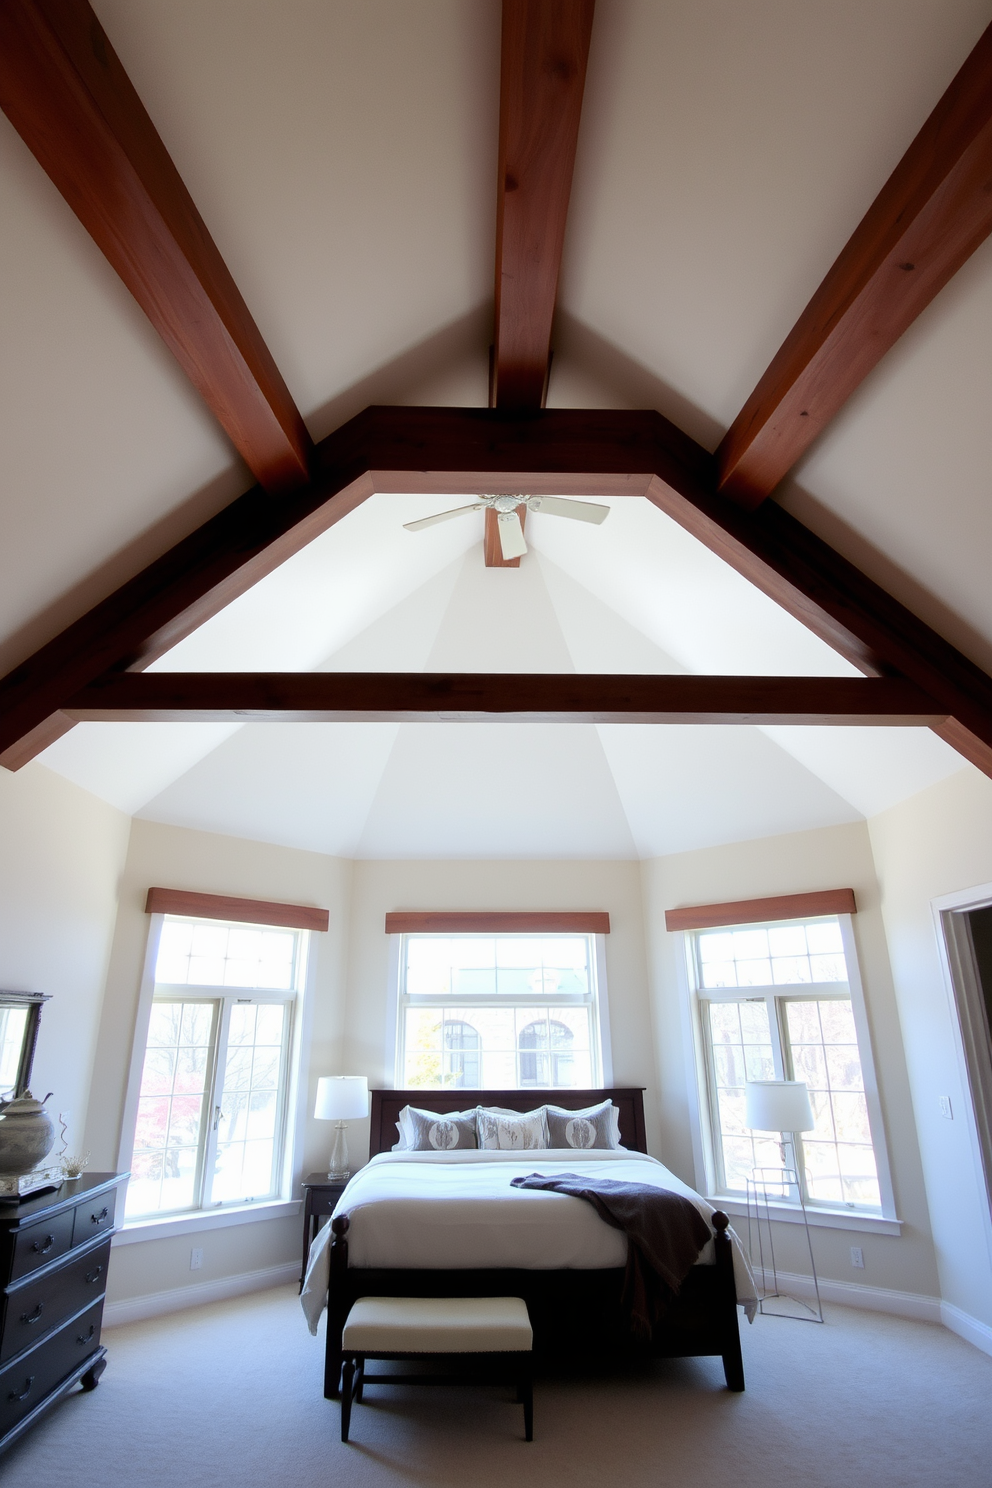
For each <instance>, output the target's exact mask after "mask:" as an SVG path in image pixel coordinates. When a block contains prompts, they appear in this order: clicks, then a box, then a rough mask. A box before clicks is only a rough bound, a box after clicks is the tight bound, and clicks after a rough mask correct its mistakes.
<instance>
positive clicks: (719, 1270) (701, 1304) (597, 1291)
mask: <svg viewBox="0 0 992 1488" xmlns="http://www.w3.org/2000/svg"><path fill="white" fill-rule="evenodd" d="M607 1098H609V1099H610V1100H612V1102H613V1103H614V1105H615V1106H616V1107H617V1111H618V1114H619V1129H620V1141H621V1144H622V1149H621V1150H619V1151H602V1150H595V1151H592V1152H580V1151H574V1150H567V1149H566V1150H562V1149H539V1150H531V1151H526V1152H484V1151H479V1150H477V1149H471V1150H467V1151H457V1152H445V1153H434V1152H431V1153H413V1152H406V1151H403V1152H395V1151H393V1148H394V1146H395V1143H396V1132H397V1127H396V1123H397V1119H398V1117H399V1113H400V1111H401V1109H402V1108H403V1107H404V1106H406V1105H408V1104H409V1105H413V1106H419V1107H428V1108H429V1109H430V1110H432V1111H436V1112H439V1113H442V1114H449V1113H452V1112H455V1111H460V1110H461V1111H463V1110H466V1109H468V1108H470V1107H472V1106H475V1105H486V1106H502V1107H504V1108H506V1109H508V1110H513V1111H527V1110H531V1109H532V1108H533V1107H534V1106H535V1105H536V1104H540V1103H543V1101H544V1100H549V1101H552V1102H553V1103H554V1104H555V1105H558V1106H562V1107H565V1108H567V1109H569V1110H580V1109H582V1108H583V1107H587V1106H592V1105H595V1104H597V1103H598V1102H599V1101H602V1100H604V1099H607ZM371 1114H372V1121H371V1135H370V1162H369V1165H368V1166H367V1167H365V1168H362V1169H360V1171H359V1172H358V1173H356V1175H355V1176H354V1177H353V1178H352V1180H351V1182H350V1183H349V1184H348V1187H347V1188H346V1189H345V1192H344V1193H343V1194H342V1196H341V1199H340V1201H339V1203H338V1206H337V1208H336V1209H335V1212H334V1214H333V1216H332V1218H331V1222H330V1225H328V1226H326V1227H325V1229H324V1230H322V1231H321V1232H320V1234H318V1236H317V1238H316V1239H315V1241H314V1244H313V1247H312V1248H311V1253H310V1261H309V1264H308V1268H307V1280H306V1284H305V1287H304V1294H303V1298H302V1299H301V1300H302V1301H303V1305H304V1311H305V1312H306V1313H307V1315H308V1320H309V1321H310V1324H311V1328H312V1330H313V1331H316V1320H317V1317H318V1316H319V1313H320V1310H321V1308H322V1306H323V1301H324V1297H325V1296H326V1298H327V1334H326V1357H325V1370H324V1394H325V1396H327V1397H328V1398H329V1399H334V1398H337V1396H338V1393H339V1387H340V1378H341V1367H342V1353H341V1333H342V1329H343V1327H344V1323H345V1319H346V1318H347V1316H348V1312H349V1310H350V1308H351V1306H352V1303H353V1302H355V1301H356V1300H357V1298H359V1297H362V1296H427V1297H430V1296H435V1297H436V1296H445V1297H454V1296H516V1297H523V1299H524V1300H525V1302H526V1303H527V1306H528V1309H529V1311H530V1315H531V1321H532V1323H533V1327H534V1346H535V1350H536V1351H537V1352H538V1353H539V1354H541V1355H544V1356H553V1355H556V1354H557V1355H564V1356H569V1357H575V1356H576V1355H586V1356H589V1355H594V1356H595V1357H597V1358H598V1359H600V1360H602V1359H605V1358H608V1357H612V1358H618V1357H622V1356H624V1355H630V1354H632V1353H640V1354H649V1355H651V1356H653V1357H661V1358H685V1357H697V1356H701V1355H715V1356H718V1357H720V1358H721V1359H722V1361H723V1367H724V1373H725V1376H726V1381H727V1387H728V1389H730V1390H743V1388H744V1369H743V1363H742V1359H741V1346H740V1333H739V1329H738V1318H737V1307H738V1304H739V1303H740V1304H741V1305H743V1306H745V1307H750V1306H751V1305H752V1304H753V1301H754V1292H753V1284H752V1283H751V1281H750V1273H749V1270H748V1266H747V1262H746V1260H745V1258H744V1256H743V1253H742V1252H741V1250H740V1247H739V1246H738V1244H737V1242H736V1237H734V1236H733V1232H732V1231H729V1222H728V1220H727V1216H726V1215H725V1214H722V1213H721V1212H720V1211H718V1210H716V1211H714V1210H713V1209H712V1207H711V1206H710V1205H709V1204H707V1203H706V1201H705V1200H704V1199H702V1198H701V1197H700V1196H699V1195H698V1194H696V1193H695V1192H694V1191H693V1190H692V1189H690V1188H688V1187H687V1186H686V1185H685V1184H683V1183H681V1182H680V1180H679V1179H678V1178H677V1177H676V1176H675V1175H674V1174H672V1173H670V1172H669V1170H668V1169H667V1168H665V1167H663V1166H662V1165H661V1164H660V1163H658V1162H656V1160H655V1159H653V1158H650V1157H648V1156H647V1152H646V1141H645V1130H644V1108H643V1100H642V1091H641V1090H639V1089H634V1088H626V1089H608V1090H555V1091H553V1092H552V1091H547V1092H545V1091H535V1090H528V1091H519V1090H512V1091H506V1090H485V1091H481V1090H480V1091H472V1090H430V1091H427V1090H374V1091H373V1092H372V1113H371ZM566 1170H568V1171H573V1172H574V1171H580V1172H582V1173H588V1174H590V1175H595V1174H602V1175H603V1176H606V1177H615V1178H623V1179H633V1180H634V1181H641V1182H647V1183H649V1184H652V1185H654V1186H657V1187H663V1188H669V1189H674V1190H675V1191H676V1192H681V1193H683V1194H685V1195H686V1196H687V1197H690V1198H691V1199H692V1200H693V1201H694V1202H695V1203H696V1204H697V1206H698V1207H699V1208H700V1210H701V1212H702V1213H703V1214H704V1216H705V1217H706V1218H707V1220H708V1221H709V1222H710V1223H711V1224H712V1228H713V1239H712V1241H711V1242H710V1243H709V1244H708V1245H707V1246H706V1247H705V1248H704V1250H703V1252H702V1253H701V1256H700V1263H699V1264H697V1265H695V1266H693V1268H692V1270H691V1272H690V1273H689V1275H688V1276H687V1277H686V1279H685V1281H684V1282H683V1283H682V1286H681V1288H680V1290H679V1292H678V1294H677V1296H676V1298H675V1300H674V1302H673V1303H672V1305H671V1307H670V1308H669V1310H668V1313H667V1316H666V1318H665V1321H664V1323H663V1325H662V1326H661V1327H660V1328H659V1329H656V1330H655V1334H654V1337H653V1338H652V1341H651V1343H650V1344H649V1345H644V1344H638V1343H635V1342H634V1341H633V1340H632V1339H631V1337H630V1333H629V1328H628V1326H627V1321H626V1319H625V1317H624V1315H623V1312H622V1310H621V1307H620V1296H621V1292H622V1290H623V1281H624V1269H625V1261H626V1247H627V1241H626V1238H625V1236H624V1235H623V1234H621V1233H620V1232H619V1231H618V1230H615V1229H612V1228H611V1227H610V1226H608V1225H606V1224H605V1223H604V1222H603V1221H602V1220H601V1219H600V1218H599V1216H598V1215H597V1214H596V1212H595V1210H594V1209H593V1208H592V1206H590V1205H588V1204H586V1203H585V1202H584V1201H583V1200H581V1199H577V1198H570V1197H566V1196H564V1195H561V1194H554V1193H547V1192H533V1191H525V1190H519V1189H514V1188H511V1187H510V1179H511V1177H513V1176H516V1175H518V1174H524V1173H531V1172H534V1171H541V1172H544V1173H549V1174H550V1173H554V1172H556V1171H558V1172H562V1171H566Z"/></svg>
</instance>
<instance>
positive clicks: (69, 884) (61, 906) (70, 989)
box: [0, 764, 130, 1151]
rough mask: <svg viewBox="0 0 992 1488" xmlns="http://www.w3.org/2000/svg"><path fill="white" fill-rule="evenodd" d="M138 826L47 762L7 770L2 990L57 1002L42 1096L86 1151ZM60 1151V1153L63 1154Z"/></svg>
mask: <svg viewBox="0 0 992 1488" xmlns="http://www.w3.org/2000/svg"><path fill="white" fill-rule="evenodd" d="M129 826H130V821H129V818H128V817H126V816H125V815H124V814H123V813H122V812H120V811H117V810H116V809H115V808H114V807H113V806H108V805H106V803H105V802H103V801H100V800H98V799H97V798H96V796H92V795H90V794H89V792H88V791H84V790H81V789H80V788H79V786H76V785H71V784H70V783H69V782H68V781H67V780H64V779H63V778H62V776H61V775H55V774H53V773H52V771H51V770H46V769H45V768H44V766H42V765H38V764H31V765H27V766H26V767H25V768H24V769H23V770H21V771H19V772H18V773H17V774H12V773H10V772H9V771H7V770H0V986H2V987H6V988H10V989H13V990H15V991H21V992H44V993H46V994H47V995H48V996H50V997H51V999H52V1000H51V1002H49V1003H46V1004H45V1008H44V1012H43V1013H42V1017H41V1032H40V1035H39V1039H38V1052H37V1056H36V1058H35V1064H34V1075H33V1079H32V1085H33V1088H34V1094H35V1095H38V1096H43V1095H45V1093H46V1092H47V1091H49V1090H51V1091H52V1092H53V1095H52V1099H51V1101H50V1102H49V1105H48V1109H49V1110H50V1111H51V1112H52V1114H53V1117H54V1116H56V1115H57V1114H58V1112H60V1111H63V1112H69V1113H70V1121H69V1136H68V1142H69V1147H70V1149H71V1150H73V1151H79V1150H81V1149H82V1148H83V1147H84V1145H85V1142H84V1135H83V1124H84V1120H85V1115H86V1106H87V1099H88V1096H89V1091H90V1072H91V1069H92V1065H93V1056H94V1052H95V1049H96V1038H97V1027H98V1024H99V1018H100V1007H101V1004H102V1001H103V988H104V982H105V979H106V974H107V961H108V957H109V955H110V945H111V939H112V937H113V933H114V920H115V916H116V912H117V883H118V878H119V876H120V873H121V871H122V869H123V866H124V857H125V853H126V851H127V840H128V829H129ZM56 1151H58V1148H56Z"/></svg>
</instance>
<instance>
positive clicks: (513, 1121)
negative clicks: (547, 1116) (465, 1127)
mask: <svg viewBox="0 0 992 1488" xmlns="http://www.w3.org/2000/svg"><path fill="white" fill-rule="evenodd" d="M475 1125H476V1131H477V1132H478V1134H479V1146H480V1147H482V1148H484V1149H486V1150H487V1151H490V1152H496V1151H506V1152H530V1151H533V1149H534V1148H536V1147H547V1145H548V1128H547V1124H546V1122H545V1120H544V1107H543V1106H539V1107H538V1109H537V1110H536V1111H505V1110H503V1109H502V1108H501V1107H499V1106H480V1107H479V1108H478V1110H477V1111H476V1113H475Z"/></svg>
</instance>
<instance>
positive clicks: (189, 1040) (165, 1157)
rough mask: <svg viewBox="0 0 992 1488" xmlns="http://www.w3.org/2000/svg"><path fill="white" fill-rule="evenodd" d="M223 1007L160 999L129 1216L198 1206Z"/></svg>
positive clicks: (145, 1072)
mask: <svg viewBox="0 0 992 1488" xmlns="http://www.w3.org/2000/svg"><path fill="white" fill-rule="evenodd" d="M215 1010H216V1004H214V1003H183V1002H166V1001H164V1000H163V1001H155V1002H154V1003H153V1004H152V1011H151V1017H150V1020H149V1029H148V1046H147V1049H146V1051H145V1061H144V1067H143V1069H142V1075H141V1088H140V1093H139V1097H138V1116H137V1122H136V1124H135V1132H134V1153H135V1160H134V1164H133V1167H132V1177H131V1181H130V1183H129V1184H128V1191H127V1205H126V1211H125V1213H126V1216H127V1218H129V1219H133V1218H135V1217H138V1216H143V1215H148V1214H157V1213H167V1212H171V1211H172V1210H176V1209H189V1208H192V1207H193V1205H194V1204H195V1202H196V1173H197V1164H198V1158H199V1149H200V1143H201V1140H202V1137H203V1135H204V1131H205V1120H206V1101H207V1095H208V1081H209V1069H210V1055H211V1050H212V1041H213V1040H212V1035H213V1024H214V1017H215Z"/></svg>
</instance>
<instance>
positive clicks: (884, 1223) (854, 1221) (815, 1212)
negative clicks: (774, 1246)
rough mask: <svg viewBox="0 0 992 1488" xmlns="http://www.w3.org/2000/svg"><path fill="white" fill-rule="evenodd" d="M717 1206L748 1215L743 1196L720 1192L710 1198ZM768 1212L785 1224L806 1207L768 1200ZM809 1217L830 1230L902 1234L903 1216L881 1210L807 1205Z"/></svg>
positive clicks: (797, 1221)
mask: <svg viewBox="0 0 992 1488" xmlns="http://www.w3.org/2000/svg"><path fill="white" fill-rule="evenodd" d="M709 1202H710V1203H711V1204H713V1205H714V1207H715V1208H717V1209H722V1210H723V1211H724V1212H725V1213H726V1214H730V1215H732V1216H733V1217H734V1218H735V1219H746V1218H747V1204H746V1203H745V1201H744V1200H743V1199H739V1198H731V1197H730V1195H729V1194H727V1195H725V1196H724V1195H721V1194H717V1196H716V1198H711V1199H710V1200H709ZM767 1207H768V1212H769V1213H770V1214H771V1217H772V1219H775V1220H782V1221H784V1223H785V1224H802V1222H803V1211H802V1210H801V1209H799V1208H797V1207H796V1206H795V1205H793V1204H775V1203H772V1204H769V1205H768V1206H767ZM764 1211H765V1205H764V1204H762V1205H761V1212H762V1218H763V1217H764ZM806 1217H807V1219H808V1220H809V1222H810V1224H811V1225H816V1226H819V1227H820V1228H821V1229H827V1230H864V1231H865V1233H866V1234H870V1235H901V1234H902V1220H901V1219H885V1218H883V1216H882V1215H881V1214H859V1213H858V1211H857V1210H851V1209H816V1208H814V1207H813V1206H812V1205H807V1208H806Z"/></svg>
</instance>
